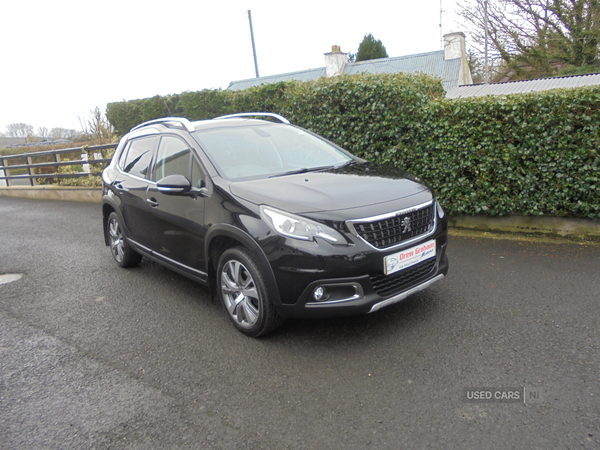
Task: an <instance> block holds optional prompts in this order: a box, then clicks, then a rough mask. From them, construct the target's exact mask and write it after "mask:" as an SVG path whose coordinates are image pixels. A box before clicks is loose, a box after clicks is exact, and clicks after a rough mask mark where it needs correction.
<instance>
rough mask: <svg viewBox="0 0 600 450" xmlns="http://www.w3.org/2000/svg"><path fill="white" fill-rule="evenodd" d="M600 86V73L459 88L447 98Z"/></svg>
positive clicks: (450, 91)
mask: <svg viewBox="0 0 600 450" xmlns="http://www.w3.org/2000/svg"><path fill="white" fill-rule="evenodd" d="M597 85H600V73H592V74H587V75H573V76H569V77H554V78H539V79H537V80H522V81H509V82H506V83H494V84H471V85H467V86H457V87H455V88H453V89H451V90H449V91H448V92H447V93H446V98H467V97H483V96H484V95H510V94H523V93H527V92H539V91H548V90H550V89H561V88H576V87H582V86H597Z"/></svg>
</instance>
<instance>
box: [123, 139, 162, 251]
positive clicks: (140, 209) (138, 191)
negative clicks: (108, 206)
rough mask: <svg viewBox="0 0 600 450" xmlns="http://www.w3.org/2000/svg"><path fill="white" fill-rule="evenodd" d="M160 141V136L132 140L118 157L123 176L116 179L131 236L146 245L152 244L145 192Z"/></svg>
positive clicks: (124, 218)
mask: <svg viewBox="0 0 600 450" xmlns="http://www.w3.org/2000/svg"><path fill="white" fill-rule="evenodd" d="M157 143H158V137H157V136H146V137H141V138H137V139H132V140H130V141H129V142H128V143H127V145H126V147H125V149H124V150H123V152H122V153H121V157H120V159H119V163H118V166H119V172H120V174H119V175H120V176H119V177H118V179H117V180H116V181H115V182H114V183H113V185H114V187H115V189H116V191H117V193H118V195H119V197H120V199H121V213H122V215H123V220H124V221H125V227H126V228H127V231H128V233H129V237H130V238H131V239H132V240H133V241H135V242H136V243H138V244H141V245H143V246H144V247H149V246H150V244H151V237H150V230H149V229H148V219H149V217H150V216H149V214H150V208H149V207H148V205H147V204H146V192H147V190H148V186H149V185H150V184H151V181H150V178H151V165H152V159H153V157H154V152H155V151H156V145H157Z"/></svg>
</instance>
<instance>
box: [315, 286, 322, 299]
mask: <svg viewBox="0 0 600 450" xmlns="http://www.w3.org/2000/svg"><path fill="white" fill-rule="evenodd" d="M324 296H325V289H323V288H322V287H320V286H319V287H318V288H316V289H315V290H314V291H313V297H314V298H315V300H316V301H320V300H322V299H323V297H324Z"/></svg>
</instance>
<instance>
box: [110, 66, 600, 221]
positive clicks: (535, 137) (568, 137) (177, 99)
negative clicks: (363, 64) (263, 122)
mask: <svg viewBox="0 0 600 450" xmlns="http://www.w3.org/2000/svg"><path fill="white" fill-rule="evenodd" d="M241 111H267V112H276V113H279V114H282V115H284V116H286V117H287V118H288V119H290V121H291V122H292V123H295V124H297V125H300V126H302V127H304V128H307V129H309V130H311V131H314V132H316V133H318V134H321V135H322V136H325V137H326V138H328V139H330V140H332V141H334V142H336V143H338V144H339V145H341V146H342V147H344V148H346V149H348V150H349V151H351V152H352V153H354V154H356V155H358V156H361V157H363V158H366V159H369V160H371V161H378V162H382V163H386V164H391V165H395V166H397V167H402V168H404V169H406V170H408V171H410V172H413V173H415V174H417V175H419V176H421V177H422V178H424V179H425V180H428V181H429V183H430V184H431V186H432V187H433V188H434V190H435V191H436V193H437V195H438V197H439V199H440V201H441V202H442V204H443V205H444V207H445V209H446V210H447V212H448V213H449V214H450V215H457V214H473V215H474V214H481V213H483V214H488V215H494V216H496V215H498V216H501V215H506V214H516V213H520V214H529V215H542V214H552V215H559V216H571V217H587V218H592V219H597V218H600V192H599V184H600V183H599V176H600V155H599V154H598V148H600V87H588V88H579V89H568V90H567V89H565V90H552V91H545V92H540V93H530V94H523V95H510V96H502V97H491V96H490V97H480V98H470V99H455V100H448V99H445V98H444V91H443V89H442V87H441V83H440V82H439V80H435V79H432V78H430V77H427V76H425V75H406V74H380V75H367V74H364V75H358V76H344V77H336V78H329V79H320V80H317V81H313V82H307V83H300V82H285V83H277V84H270V85H263V86H260V87H256V88H251V89H247V90H244V91H237V92H229V91H221V90H216V91H215V90H204V91H199V92H186V93H182V94H178V95H173V96H169V97H153V98H150V99H144V100H134V101H129V102H122V103H111V104H109V105H108V109H107V117H108V119H109V120H110V122H111V123H112V125H113V126H114V127H115V128H116V130H117V131H118V132H119V133H121V134H123V133H125V132H127V131H128V130H129V129H130V128H132V127H133V126H135V125H137V124H139V123H141V122H144V121H146V120H150V119H154V118H158V117H164V116H181V117H187V118H189V119H190V120H198V119H209V118H211V117H215V116H218V115H223V114H230V113H235V112H241Z"/></svg>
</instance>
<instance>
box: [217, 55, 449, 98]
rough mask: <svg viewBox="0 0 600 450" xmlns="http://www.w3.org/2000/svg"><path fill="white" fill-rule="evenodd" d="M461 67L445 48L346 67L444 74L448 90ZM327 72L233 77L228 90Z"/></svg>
mask: <svg viewBox="0 0 600 450" xmlns="http://www.w3.org/2000/svg"><path fill="white" fill-rule="evenodd" d="M459 71H460V59H452V60H449V61H445V60H444V51H443V50H439V51H435V52H429V53H420V54H417V55H409V56H399V57H396V58H381V59H373V60H370V61H361V62H357V63H353V64H346V66H345V67H344V74H350V75H353V74H358V73H399V72H402V73H417V72H419V73H425V74H427V75H432V76H435V77H438V78H441V80H442V86H443V87H444V89H445V90H446V91H449V90H450V89H452V88H454V87H455V86H457V84H458V75H459ZM324 76H325V68H324V67H321V68H319V69H309V70H303V71H299V72H291V73H285V74H281V75H271V76H267V77H260V78H250V79H247V80H240V81H232V82H231V83H229V86H228V87H227V90H230V91H237V90H240V89H247V88H249V87H253V86H260V85H261V84H270V83H278V82H280V81H290V80H297V81H310V80H316V79H318V78H321V77H324Z"/></svg>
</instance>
